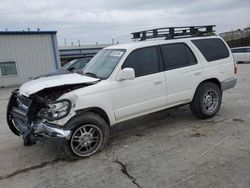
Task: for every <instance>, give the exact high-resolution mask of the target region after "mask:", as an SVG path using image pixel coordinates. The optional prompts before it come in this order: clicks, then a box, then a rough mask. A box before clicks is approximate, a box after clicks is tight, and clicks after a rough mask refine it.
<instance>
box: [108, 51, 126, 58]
mask: <svg viewBox="0 0 250 188" xmlns="http://www.w3.org/2000/svg"><path fill="white" fill-rule="evenodd" d="M123 53H124V52H123V51H118V50H115V51H113V52H112V53H111V54H110V56H115V57H121V56H122V54H123Z"/></svg>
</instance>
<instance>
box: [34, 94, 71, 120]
mask: <svg viewBox="0 0 250 188" xmlns="http://www.w3.org/2000/svg"><path fill="white" fill-rule="evenodd" d="M70 109H71V102H70V101H69V100H67V99H63V100H59V101H55V102H51V103H48V104H47V108H42V109H41V110H40V111H39V112H38V116H39V117H41V118H43V119H47V120H49V121H53V120H58V119H62V118H64V117H66V116H67V115H68V114H69V112H70Z"/></svg>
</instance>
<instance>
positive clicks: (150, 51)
mask: <svg viewBox="0 0 250 188" xmlns="http://www.w3.org/2000/svg"><path fill="white" fill-rule="evenodd" d="M158 54H159V51H158V50H157V47H155V46H153V47H146V48H140V49H136V50H134V51H132V52H131V53H130V54H129V55H128V57H127V59H126V60H125V62H124V64H123V65H122V67H121V69H124V68H133V69H134V70H135V79H133V80H123V81H118V80H117V81H115V82H114V83H113V84H112V88H113V91H112V94H113V104H114V112H115V117H116V120H117V121H121V120H124V119H128V118H130V117H135V116H138V115H142V114H146V113H148V112H152V111H156V110H157V109H160V108H164V107H166V102H167V101H166V80H165V73H164V70H163V69H162V66H161V64H160V63H161V62H160V58H159V55H158Z"/></svg>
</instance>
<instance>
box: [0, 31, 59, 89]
mask: <svg viewBox="0 0 250 188" xmlns="http://www.w3.org/2000/svg"><path fill="white" fill-rule="evenodd" d="M58 68H61V63H60V58H59V51H58V45H57V38H56V31H0V87H8V86H14V85H20V84H22V83H24V82H26V81H28V80H30V79H32V78H34V77H36V76H39V75H41V74H44V73H48V72H52V71H54V70H56V69H58Z"/></svg>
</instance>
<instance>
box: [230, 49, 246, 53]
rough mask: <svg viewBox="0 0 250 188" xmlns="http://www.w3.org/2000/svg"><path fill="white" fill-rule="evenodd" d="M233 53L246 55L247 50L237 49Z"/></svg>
mask: <svg viewBox="0 0 250 188" xmlns="http://www.w3.org/2000/svg"><path fill="white" fill-rule="evenodd" d="M232 52H233V53H246V52H247V48H237V49H232Z"/></svg>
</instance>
